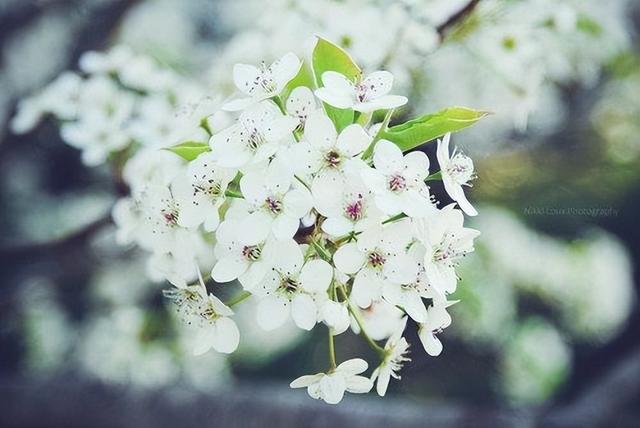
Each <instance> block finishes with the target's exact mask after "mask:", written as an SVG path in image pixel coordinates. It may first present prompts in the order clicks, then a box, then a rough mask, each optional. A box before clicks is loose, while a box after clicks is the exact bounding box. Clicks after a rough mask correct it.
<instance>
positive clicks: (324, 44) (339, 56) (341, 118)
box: [311, 38, 362, 131]
mask: <svg viewBox="0 0 640 428" xmlns="http://www.w3.org/2000/svg"><path fill="white" fill-rule="evenodd" d="M311 61H312V68H313V74H314V76H315V81H316V85H317V87H318V88H320V87H322V86H323V85H322V75H323V74H324V73H325V72H327V71H336V72H338V73H340V74H344V75H345V76H346V77H347V79H350V80H352V81H356V80H359V79H360V77H361V76H362V70H360V67H358V65H357V64H356V63H355V62H354V61H353V59H352V58H351V57H350V56H349V54H348V53H347V52H345V51H344V50H343V49H342V48H341V47H339V46H337V45H335V44H333V43H331V42H330V41H328V40H325V39H322V38H318V41H317V43H316V46H315V48H314V49H313V54H312V55H311ZM323 105H324V110H325V112H327V116H329V118H330V119H331V121H332V122H333V123H334V125H335V126H336V128H337V130H338V131H342V130H343V129H344V128H345V127H347V126H348V125H350V124H352V123H353V118H354V112H353V110H352V109H338V108H335V107H332V106H330V105H328V104H327V103H323Z"/></svg>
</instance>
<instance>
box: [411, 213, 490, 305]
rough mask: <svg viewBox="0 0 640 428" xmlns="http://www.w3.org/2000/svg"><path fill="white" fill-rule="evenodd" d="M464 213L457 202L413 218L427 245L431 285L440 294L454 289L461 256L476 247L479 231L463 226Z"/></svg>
mask: <svg viewBox="0 0 640 428" xmlns="http://www.w3.org/2000/svg"><path fill="white" fill-rule="evenodd" d="M463 222H464V216H463V215H462V212H461V211H460V210H457V209H455V208H454V204H450V205H447V206H446V207H444V208H443V209H442V210H439V211H437V212H436V213H434V215H432V216H429V217H428V218H426V219H414V220H413V225H414V229H415V233H416V238H418V240H419V241H420V244H421V245H422V246H423V247H424V268H425V269H426V273H427V278H429V283H430V285H431V286H432V287H433V288H434V290H435V291H437V292H438V293H439V294H440V295H441V296H444V295H445V293H453V292H454V291H455V289H456V284H457V282H458V278H457V276H456V271H455V268H456V266H457V265H458V262H459V261H460V259H461V258H462V257H464V256H465V255H466V254H467V253H470V252H472V251H473V240H474V239H475V238H476V237H477V236H478V235H479V234H480V232H478V231H477V230H475V229H469V228H465V227H463Z"/></svg>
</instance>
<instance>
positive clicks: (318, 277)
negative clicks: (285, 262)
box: [299, 259, 333, 293]
mask: <svg viewBox="0 0 640 428" xmlns="http://www.w3.org/2000/svg"><path fill="white" fill-rule="evenodd" d="M332 278H333V268H332V267H331V265H330V264H329V263H327V262H325V261H324V260H319V259H314V260H309V261H308V262H307V263H305V265H304V266H303V267H302V271H301V272H300V277H299V281H300V284H301V285H302V287H303V288H304V289H305V290H306V291H308V292H310V293H322V292H326V291H327V289H328V288H329V285H330V284H331V279H332Z"/></svg>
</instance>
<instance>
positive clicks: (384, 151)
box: [373, 140, 404, 175]
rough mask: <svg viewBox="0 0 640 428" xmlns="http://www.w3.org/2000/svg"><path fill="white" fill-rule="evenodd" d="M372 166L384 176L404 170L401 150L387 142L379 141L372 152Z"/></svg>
mask: <svg viewBox="0 0 640 428" xmlns="http://www.w3.org/2000/svg"><path fill="white" fill-rule="evenodd" d="M373 164H374V165H375V166H376V169H377V170H379V171H381V172H383V173H384V174H387V175H390V174H396V173H399V172H401V171H402V170H403V169H404V158H403V157H402V150H400V147H398V146H397V145H395V144H394V143H392V142H391V141H389V140H380V141H378V142H377V143H376V147H375V149H374V151H373Z"/></svg>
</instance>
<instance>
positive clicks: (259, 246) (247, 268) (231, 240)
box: [211, 219, 295, 291]
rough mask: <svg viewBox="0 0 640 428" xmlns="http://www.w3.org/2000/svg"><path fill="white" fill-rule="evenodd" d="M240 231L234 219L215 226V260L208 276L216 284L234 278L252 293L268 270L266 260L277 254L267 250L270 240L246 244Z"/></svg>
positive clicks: (268, 262)
mask: <svg viewBox="0 0 640 428" xmlns="http://www.w3.org/2000/svg"><path fill="white" fill-rule="evenodd" d="M240 230H241V222H240V221H239V220H237V219H227V220H225V221H224V222H222V223H221V224H220V227H218V230H217V231H216V245H215V248H214V252H215V256H216V258H217V259H218V261H217V262H216V264H215V266H214V267H213V270H212V271H211V277H212V278H213V280H214V281H216V282H229V281H233V280H235V279H238V280H239V281H240V283H241V284H242V286H243V287H244V288H245V290H249V291H252V290H253V289H254V288H255V286H256V285H258V284H259V283H260V282H261V281H262V280H263V279H264V276H265V275H266V274H267V272H268V271H269V269H271V264H270V260H271V259H272V258H273V256H276V255H277V254H274V251H272V250H271V248H272V247H273V245H272V242H273V238H272V239H271V240H266V241H265V240H262V241H258V242H256V241H255V240H251V241H250V242H247V241H243V240H242V236H243V235H242V234H240V233H238V232H239V231H240ZM292 242H293V241H292ZM293 243H294V244H295V242H293ZM289 245H290V244H289Z"/></svg>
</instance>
